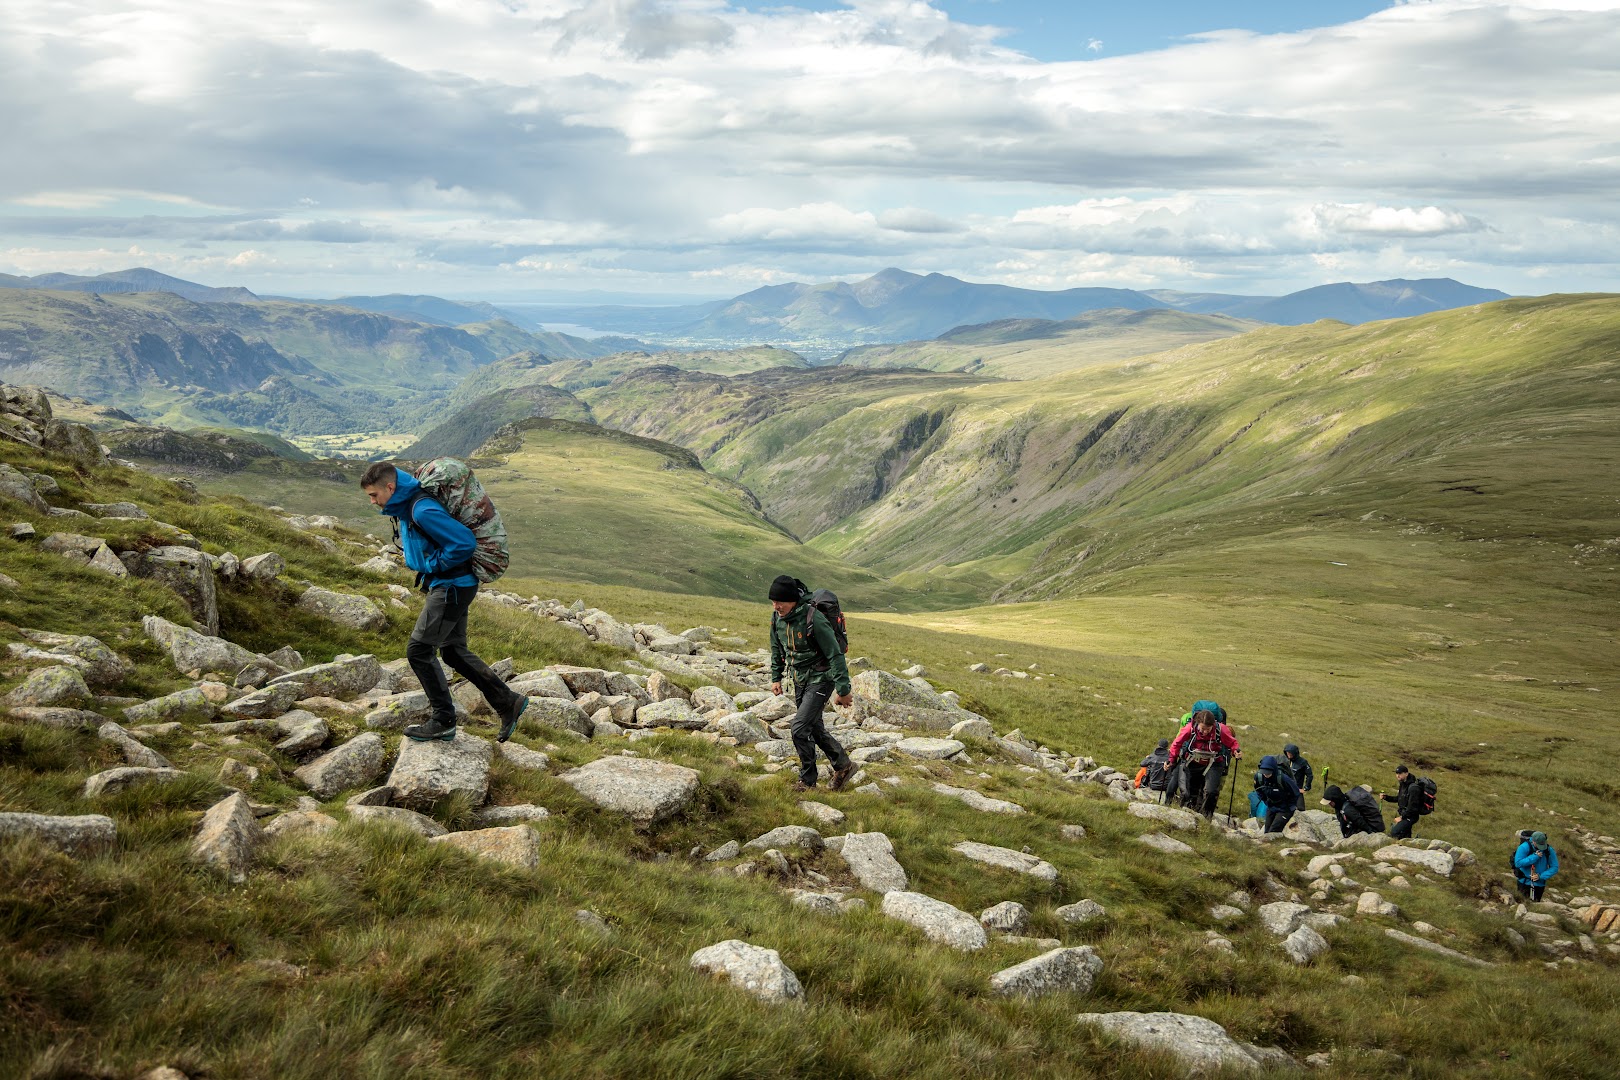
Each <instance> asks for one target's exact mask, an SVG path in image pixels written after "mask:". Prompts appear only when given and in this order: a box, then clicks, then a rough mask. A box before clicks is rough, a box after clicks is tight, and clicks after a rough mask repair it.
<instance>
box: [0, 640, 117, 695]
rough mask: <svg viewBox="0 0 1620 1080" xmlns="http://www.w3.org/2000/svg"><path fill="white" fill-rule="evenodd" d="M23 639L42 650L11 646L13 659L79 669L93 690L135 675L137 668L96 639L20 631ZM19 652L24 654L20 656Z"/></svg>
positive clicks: (16, 645)
mask: <svg viewBox="0 0 1620 1080" xmlns="http://www.w3.org/2000/svg"><path fill="white" fill-rule="evenodd" d="M18 633H20V634H21V635H22V636H23V637H24V638H26V639H27V640H28V641H30V642H32V643H33V644H34V645H38V646H41V647H42V648H41V649H30V648H28V647H27V646H25V645H21V644H14V645H12V646H11V652H12V655H13V656H20V658H21V659H26V660H44V661H46V662H48V663H56V664H66V665H67V666H68V667H76V668H78V669H79V671H80V672H81V673H82V674H83V675H84V681H85V682H86V683H88V684H89V685H91V686H112V685H114V684H116V683H119V682H122V681H123V680H124V679H127V678H128V677H129V676H130V675H132V674H134V671H135V667H134V665H133V664H131V663H130V662H129V661H127V660H125V659H124V658H123V657H121V656H119V655H118V654H117V653H115V652H113V651H112V650H111V649H109V648H108V647H107V646H106V645H104V644H102V642H101V641H99V640H98V639H96V638H93V637H88V636H85V635H78V634H56V633H52V632H50V631H48V630H20V631H18ZM19 650H21V653H20V654H19Z"/></svg>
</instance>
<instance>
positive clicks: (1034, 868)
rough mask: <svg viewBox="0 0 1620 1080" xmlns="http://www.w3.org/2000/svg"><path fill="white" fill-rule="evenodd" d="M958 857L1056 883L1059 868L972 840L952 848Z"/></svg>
mask: <svg viewBox="0 0 1620 1080" xmlns="http://www.w3.org/2000/svg"><path fill="white" fill-rule="evenodd" d="M951 850H952V851H954V852H956V853H957V854H958V855H964V856H966V857H967V858H969V859H972V860H973V861H974V862H980V863H984V864H985V865H986V866H998V867H1000V868H1001V869H1003V870H1012V871H1014V872H1015V873H1019V874H1028V875H1029V876H1030V877H1033V878H1038V879H1039V880H1041V881H1056V880H1057V877H1058V872H1057V867H1055V866H1053V865H1052V864H1051V863H1049V862H1045V861H1043V860H1041V859H1039V858H1037V857H1035V856H1034V855H1026V854H1024V853H1023V852H1021V851H1014V850H1012V849H1011V848H1004V847H996V846H995V845H993V844H980V843H976V842H975V841H972V840H964V841H962V842H961V843H959V844H957V845H956V846H955V847H953V848H951Z"/></svg>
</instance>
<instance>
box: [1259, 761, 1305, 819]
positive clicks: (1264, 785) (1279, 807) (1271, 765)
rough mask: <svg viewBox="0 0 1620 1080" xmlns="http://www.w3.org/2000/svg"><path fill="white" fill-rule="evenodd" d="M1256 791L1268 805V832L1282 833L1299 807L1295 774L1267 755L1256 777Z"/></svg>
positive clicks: (1261, 762)
mask: <svg viewBox="0 0 1620 1080" xmlns="http://www.w3.org/2000/svg"><path fill="white" fill-rule="evenodd" d="M1254 790H1255V794H1257V795H1259V796H1260V801H1261V802H1263V803H1265V804H1266V832H1282V831H1283V826H1285V825H1287V824H1288V819H1289V818H1291V817H1293V816H1294V810H1295V808H1296V807H1298V806H1299V786H1298V785H1297V784H1295V783H1294V776H1293V773H1292V772H1290V771H1289V769H1288V767H1287V766H1286V765H1281V764H1279V763H1278V761H1277V759H1276V757H1275V756H1273V755H1271V754H1267V755H1266V756H1265V757H1263V758H1261V759H1260V771H1259V772H1257V773H1255V775H1254Z"/></svg>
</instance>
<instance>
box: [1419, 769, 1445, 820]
mask: <svg viewBox="0 0 1620 1080" xmlns="http://www.w3.org/2000/svg"><path fill="white" fill-rule="evenodd" d="M1413 783H1415V784H1417V786H1418V814H1419V815H1423V814H1432V813H1434V797H1435V796H1436V795H1437V794H1439V792H1440V786H1439V785H1438V784H1436V783H1435V782H1434V781H1433V780H1430V779H1429V778H1428V777H1427V776H1420V777H1418V779H1417V780H1415V781H1413Z"/></svg>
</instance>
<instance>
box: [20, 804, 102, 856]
mask: <svg viewBox="0 0 1620 1080" xmlns="http://www.w3.org/2000/svg"><path fill="white" fill-rule="evenodd" d="M8 836H32V837H34V838H35V839H36V840H39V841H40V842H41V843H43V844H46V845H48V846H50V847H53V848H55V849H56V850H57V851H60V852H63V853H64V854H67V855H73V856H76V857H80V858H83V857H85V856H88V855H95V854H98V853H100V852H103V851H110V850H112V848H113V845H115V844H116V843H117V842H118V826H117V825H116V824H114V822H113V820H112V818H109V817H104V816H102V815H101V814H78V815H73V816H60V815H56V814H0V839H4V838H5V837H8Z"/></svg>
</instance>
